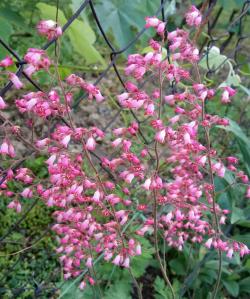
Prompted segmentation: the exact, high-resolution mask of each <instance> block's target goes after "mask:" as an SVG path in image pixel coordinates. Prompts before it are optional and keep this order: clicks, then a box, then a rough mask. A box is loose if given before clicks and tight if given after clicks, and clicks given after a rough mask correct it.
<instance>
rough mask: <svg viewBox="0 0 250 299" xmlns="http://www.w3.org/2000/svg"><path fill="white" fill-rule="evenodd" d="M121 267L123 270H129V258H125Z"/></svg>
mask: <svg viewBox="0 0 250 299" xmlns="http://www.w3.org/2000/svg"><path fill="white" fill-rule="evenodd" d="M122 265H123V267H125V268H129V257H126V258H125V260H124V262H123V264H122Z"/></svg>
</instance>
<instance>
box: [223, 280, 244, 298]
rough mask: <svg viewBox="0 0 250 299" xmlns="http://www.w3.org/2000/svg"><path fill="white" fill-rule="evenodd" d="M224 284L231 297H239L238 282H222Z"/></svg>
mask: <svg viewBox="0 0 250 299" xmlns="http://www.w3.org/2000/svg"><path fill="white" fill-rule="evenodd" d="M222 283H223V285H224V287H225V288H226V290H227V291H228V293H229V294H230V295H231V296H233V297H237V296H238V295H239V290H240V288H239V284H238V283H237V282H236V281H229V280H222Z"/></svg>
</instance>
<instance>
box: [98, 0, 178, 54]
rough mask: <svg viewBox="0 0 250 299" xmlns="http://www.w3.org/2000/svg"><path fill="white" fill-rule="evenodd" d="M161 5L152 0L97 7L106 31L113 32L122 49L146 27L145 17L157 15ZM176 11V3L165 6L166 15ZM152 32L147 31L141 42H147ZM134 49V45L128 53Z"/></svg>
mask: <svg viewBox="0 0 250 299" xmlns="http://www.w3.org/2000/svg"><path fill="white" fill-rule="evenodd" d="M159 4H160V2H158V1H152V0H133V1H124V0H110V1H102V2H101V3H100V4H98V5H96V11H97V14H98V17H99V19H100V22H101V24H102V26H103V28H104V31H105V32H107V31H109V30H111V32H112V33H113V36H114V38H115V42H116V46H117V47H118V48H120V49H121V48H123V47H125V46H126V45H127V44H128V43H129V42H130V41H132V40H133V38H134V37H135V34H136V32H138V31H139V30H141V29H142V28H143V27H144V25H145V20H144V19H145V17H146V16H150V15H154V14H155V12H156V10H157V8H158V7H159ZM174 10H175V1H169V3H167V4H166V5H165V12H166V14H167V15H170V14H172V13H173V12H174ZM134 29H136V30H134ZM152 32H153V31H151V30H147V32H145V34H144V35H143V36H142V37H141V38H140V41H146V40H147V39H148V37H149V36H150V35H151V34H152ZM134 49H135V47H134V45H132V46H131V47H130V48H129V49H128V51H127V53H132V52H133V51H134Z"/></svg>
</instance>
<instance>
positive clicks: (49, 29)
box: [37, 20, 62, 40]
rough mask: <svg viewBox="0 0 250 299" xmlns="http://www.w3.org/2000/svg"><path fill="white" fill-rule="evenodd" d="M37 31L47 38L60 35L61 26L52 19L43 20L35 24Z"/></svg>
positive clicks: (50, 38)
mask: <svg viewBox="0 0 250 299" xmlns="http://www.w3.org/2000/svg"><path fill="white" fill-rule="evenodd" d="M37 31H38V33H39V34H40V35H43V36H46V37H47V39H48V40H52V39H53V38H57V37H59V36H61V35H62V28H61V27H60V26H58V25H57V24H56V22H54V21H52V20H43V21H40V22H39V23H38V24H37Z"/></svg>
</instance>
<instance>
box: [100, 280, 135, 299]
mask: <svg viewBox="0 0 250 299" xmlns="http://www.w3.org/2000/svg"><path fill="white" fill-rule="evenodd" d="M130 292H131V284H130V281H129V280H128V279H123V280H119V281H115V283H114V284H113V285H111V286H110V287H109V288H108V290H107V291H106V292H105V294H104V299H118V298H119V299H131V296H130Z"/></svg>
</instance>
